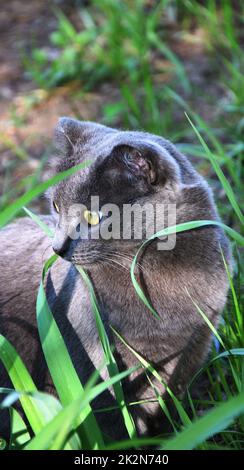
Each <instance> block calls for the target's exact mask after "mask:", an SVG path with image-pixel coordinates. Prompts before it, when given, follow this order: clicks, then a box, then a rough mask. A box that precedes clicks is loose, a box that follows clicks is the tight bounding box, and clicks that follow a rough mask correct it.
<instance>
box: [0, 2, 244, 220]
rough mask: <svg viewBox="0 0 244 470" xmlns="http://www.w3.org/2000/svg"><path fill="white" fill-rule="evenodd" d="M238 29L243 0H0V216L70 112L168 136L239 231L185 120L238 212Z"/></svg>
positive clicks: (36, 174)
mask: <svg viewBox="0 0 244 470" xmlns="http://www.w3.org/2000/svg"><path fill="white" fill-rule="evenodd" d="M243 22H244V2H243V1H242V0H240V1H229V0H222V1H217V0H216V1H215V0H208V1H203V2H199V1H190V0H182V1H176V0H168V1H167V0H164V1H162V0H161V1H160V0H159V1H156V0H134V1H132V0H116V1H114V0H87V1H81V0H80V1H79V0H69V1H68V0H66V1H62V0H59V1H58V0H56V1H55V0H49V1H45V0H32V1H27V0H22V1H17V0H10V1H8V2H4V1H3V0H1V8H0V100H1V102H0V111H1V113H0V155H1V160H0V188H1V200H0V202H1V207H0V208H1V209H3V208H4V207H6V205H8V204H9V203H10V202H12V201H13V200H14V199H15V198H16V197H17V196H19V195H20V194H21V193H23V192H24V191H26V190H27V189H30V188H32V187H34V186H35V184H36V183H37V181H39V180H40V178H41V177H42V174H43V168H45V163H46V161H47V159H48V158H49V157H50V155H51V154H52V152H53V148H52V135H53V130H54V127H55V125H56V122H57V119H58V118H59V117H60V116H62V115H68V116H73V117H77V118H79V119H86V120H95V121H99V122H101V123H104V124H107V125H111V126H119V127H122V128H130V129H144V130H147V131H149V132H153V133H158V134H161V135H163V136H164V137H166V138H167V139H170V140H172V141H173V142H174V143H175V144H177V146H178V147H179V148H180V149H181V150H182V151H183V152H184V153H185V154H187V155H188V156H189V157H190V158H191V160H192V161H193V162H194V164H195V165H196V166H197V167H198V169H199V171H200V172H201V173H202V174H203V175H204V176H205V177H207V179H208V180H209V182H210V184H211V187H212V188H213V190H214V191H215V195H216V198H217V203H218V207H219V210H220V212H221V215H222V217H223V218H224V221H225V222H226V223H227V224H229V225H231V226H234V228H237V229H239V227H238V219H237V218H236V216H235V214H234V213H233V209H232V208H231V206H230V204H229V203H228V200H227V199H226V197H225V192H224V190H223V188H222V187H221V184H220V183H219V180H218V178H217V177H216V175H215V172H214V170H213V169H212V166H211V163H210V162H209V160H208V158H207V155H206V153H205V151H204V149H203V147H202V146H201V144H200V142H199V140H198V139H197V136H196V134H195V133H194V131H193V129H192V127H191V126H190V124H189V122H188V120H187V118H186V116H185V112H187V113H188V115H189V116H190V118H191V119H192V120H193V122H194V123H195V125H196V126H197V128H198V130H199V131H200V133H201V135H202V136H203V138H204V139H205V141H206V142H207V144H208V145H209V146H210V148H211V150H212V151H213V153H214V155H215V156H216V159H217V160H218V163H219V164H220V165H221V168H222V170H223V171H224V173H225V175H226V176H227V178H228V180H229V182H230V183H231V185H232V187H233V189H234V192H235V194H236V197H237V199H239V203H240V204H241V203H242V202H243V200H242V197H243V187H242V185H241V183H242V182H241V171H242V166H243V165H242V159H243V149H244V139H243V135H244V133H243V128H244V117H243V116H244V115H243V110H244V86H243V68H244V51H243V43H244V27H243ZM32 207H33V208H34V209H36V210H37V211H38V212H40V211H46V210H47V207H46V205H45V200H44V197H40V198H39V199H37V200H35V201H34V202H33V203H32Z"/></svg>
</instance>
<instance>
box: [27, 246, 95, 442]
mask: <svg viewBox="0 0 244 470" xmlns="http://www.w3.org/2000/svg"><path fill="white" fill-rule="evenodd" d="M56 259H57V256H56V255H54V256H52V257H51V258H50V259H49V260H48V261H47V262H46V264H45V266H44V269H43V273H42V280H41V283H40V287H39V292H38V296H37V304H36V310H37V323H38V330H39V334H40V339H41V343H42V348H43V352H44V355H45V358H46V361H47V364H48V368H49V371H50V374H51V376H52V379H53V382H54V385H55V387H56V390H57V392H58V395H59V398H60V401H61V403H62V405H63V406H66V405H68V404H70V403H71V402H73V401H74V400H75V399H77V397H78V396H80V395H81V394H82V393H83V391H84V389H83V387H82V384H81V382H80V380H79V377H78V375H77V373H76V371H75V369H74V366H73V364H72V361H71V359H70V356H69V353H68V351H67V348H66V345H65V343H64V340H63V338H62V336H61V334H60V331H59V329H58V326H57V324H56V321H55V320H54V318H53V315H52V313H51V310H50V308H49V305H48V302H47V299H46V294H45V290H44V286H43V282H44V278H45V276H46V273H47V271H48V269H49V268H50V267H51V266H52V264H53V263H54V262H55V261H56ZM76 424H82V429H81V432H82V440H83V444H84V445H85V446H86V447H89V448H91V449H95V448H101V447H102V446H103V438H102V434H101V432H100V429H99V427H98V425H97V422H96V419H95V417H94V414H93V411H92V409H91V407H90V406H89V405H87V408H86V409H83V412H82V414H81V416H80V417H79V420H78V423H76ZM91 429H92V432H91Z"/></svg>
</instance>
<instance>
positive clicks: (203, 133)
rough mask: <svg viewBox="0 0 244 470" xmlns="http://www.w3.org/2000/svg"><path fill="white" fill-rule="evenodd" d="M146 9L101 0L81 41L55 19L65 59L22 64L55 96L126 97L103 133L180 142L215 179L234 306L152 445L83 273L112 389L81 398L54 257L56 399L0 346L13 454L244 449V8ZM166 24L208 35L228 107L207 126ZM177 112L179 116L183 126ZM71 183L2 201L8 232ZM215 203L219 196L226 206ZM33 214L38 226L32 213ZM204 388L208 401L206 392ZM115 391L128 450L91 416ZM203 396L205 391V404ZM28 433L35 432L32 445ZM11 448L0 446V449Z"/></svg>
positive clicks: (40, 320)
mask: <svg viewBox="0 0 244 470" xmlns="http://www.w3.org/2000/svg"><path fill="white" fill-rule="evenodd" d="M147 8H148V6H147V2H146V1H144V0H141V1H136V2H134V5H133V7H132V4H131V2H127V1H122V0H119V1H118V2H113V1H112V0H105V1H103V2H98V1H96V0H93V1H92V2H91V6H90V7H89V8H87V9H81V11H80V15H81V23H82V28H81V29H80V30H79V29H78V28H77V27H75V26H74V25H73V24H72V23H71V21H70V20H68V19H67V18H66V17H65V16H64V15H63V14H62V13H60V11H57V12H56V14H57V17H58V26H57V30H56V31H55V32H53V34H52V36H51V39H50V40H51V44H52V45H53V46H54V47H56V48H57V49H58V50H59V55H58V56H57V58H56V59H55V60H53V59H50V58H49V57H48V56H47V54H46V52H45V50H40V49H39V50H34V51H33V54H32V58H31V60H30V59H28V60H27V59H26V57H24V58H23V59H24V62H25V65H26V67H27V70H28V73H29V75H31V77H32V79H34V80H36V82H37V83H38V86H41V87H45V88H46V87H48V88H52V87H54V86H57V85H60V84H62V83H63V82H67V81H70V80H73V79H75V80H77V79H78V80H81V87H82V88H83V91H86V90H87V89H89V90H92V89H94V88H95V87H96V88H97V87H98V86H99V85H100V84H101V83H102V82H104V81H106V82H109V83H110V84H111V86H113V87H116V88H117V90H118V91H119V94H120V98H119V100H118V101H116V102H111V103H110V102H108V103H106V104H104V109H103V114H104V115H103V121H104V123H109V124H114V125H116V124H119V125H124V126H126V127H130V128H136V129H138V128H139V129H140V128H144V129H145V130H148V131H151V132H155V133H160V134H162V135H164V136H165V137H168V138H170V139H171V140H173V141H174V142H176V143H177V145H179V148H180V149H182V150H183V151H184V152H185V153H187V154H189V155H193V156H194V157H195V162H196V164H197V165H198V166H199V169H200V171H203V172H204V173H205V174H207V175H210V176H208V177H209V179H210V180H211V181H210V183H212V185H214V186H216V187H217V204H218V208H219V211H220V213H221V215H222V217H223V220H224V222H225V224H224V226H223V227H224V229H225V230H226V231H227V233H228V234H229V236H230V238H231V240H232V245H233V251H234V256H235V266H234V276H233V279H232V278H231V276H230V273H229V271H228V266H227V265H226V262H225V260H224V259H223V263H224V265H225V268H226V270H227V275H228V278H229V283H230V295H229V300H228V303H227V306H226V308H225V311H224V315H223V320H222V322H221V324H220V327H219V329H218V332H216V330H215V329H214V327H213V325H211V323H209V324H208V326H209V328H210V329H211V330H212V333H213V336H214V343H213V346H212V350H211V353H210V356H209V358H208V361H207V362H206V364H204V365H203V367H202V368H201V369H200V370H199V371H198V373H197V374H196V375H195V376H194V377H193V378H192V381H191V383H190V384H189V387H188V390H187V394H186V398H185V399H184V400H179V399H178V398H177V397H175V396H174V395H173V394H172V392H171V391H170V390H168V392H169V394H170V395H171V399H172V402H173V404H174V406H175V408H176V411H177V414H176V417H175V415H174V416H173V415H172V416H171V414H170V411H169V410H168V408H167V406H166V403H164V401H163V399H162V397H161V396H160V394H159V393H158V391H157V387H156V388H155V386H153V387H154V388H153V390H152V392H153V394H154V396H155V400H156V401H158V403H159V406H160V407H161V409H162V414H165V416H166V417H167V418H168V420H169V421H170V423H171V425H172V429H173V430H174V431H172V435H171V436H168V435H164V434H162V435H160V436H158V437H157V438H154V439H142V438H141V439H139V438H138V437H137V436H136V433H135V427H134V423H133V420H132V418H131V412H130V411H131V408H132V407H134V406H137V403H126V402H125V399H124V395H123V379H124V378H125V377H126V376H128V375H129V374H130V373H131V371H125V372H122V373H120V372H119V371H118V368H117V365H116V362H115V360H114V355H113V351H112V348H111V346H110V344H109V341H108V338H107V336H106V333H105V330H104V327H103V324H102V321H101V316H100V313H99V308H98V305H97V302H96V299H95V296H94V292H93V289H92V285H91V283H90V281H89V278H88V277H87V275H86V273H84V271H81V275H82V276H83V279H84V281H85V282H86V285H87V289H88V290H89V292H90V298H91V303H92V306H93V309H94V315H95V319H96V324H97V328H98V332H99V337H100V341H101V344H102V349H103V352H104V358H103V361H102V363H101V369H102V368H104V367H106V368H107V369H108V373H109V377H110V378H109V379H108V380H107V381H106V382H102V383H97V382H98V379H99V376H100V372H101V369H100V370H99V371H97V372H96V373H95V375H94V376H92V377H91V379H90V380H89V382H88V383H87V384H86V385H85V387H84V386H82V384H81V383H80V380H79V377H78V376H77V374H76V371H75V369H74V367H73V364H72V362H71V359H70V357H69V355H68V352H67V348H66V345H65V344H64V341H63V339H62V338H61V336H60V333H59V330H58V326H57V324H56V323H55V321H54V318H53V316H52V312H51V311H50V309H49V307H48V303H47V300H46V296H45V291H44V288H43V279H44V277H45V275H46V273H47V270H48V269H49V267H50V266H51V264H52V263H53V262H55V258H52V259H51V260H49V262H48V263H47V264H46V266H45V267H44V270H43V279H42V280H41V279H40V288H39V293H38V299H37V325H38V329H39V333H40V341H41V344H42V349H43V352H44V355H45V357H46V361H47V364H48V368H49V371H50V374H51V376H52V379H53V382H54V385H55V388H56V391H57V395H58V399H56V398H54V397H52V396H50V395H48V394H44V393H40V392H39V391H38V390H37V389H36V386H35V384H34V382H33V380H32V378H31V376H30V374H29V372H28V371H27V369H26V367H25V365H24V363H23V361H22V360H21V357H20V355H19V351H18V352H17V351H16V350H15V349H14V345H11V344H9V342H8V340H7V338H3V337H0V359H1V361H2V362H3V364H4V366H5V368H6V370H7V371H8V374H9V376H10V378H11V381H12V384H13V389H12V390H6V389H0V391H1V392H2V393H3V394H4V395H6V398H5V399H4V400H3V402H2V405H1V406H2V407H5V408H8V409H9V410H10V413H11V419H12V434H11V442H10V449H11V450H14V449H17V448H20V449H67V450H68V449H103V448H106V449H120V448H128V447H134V448H140V447H141V446H142V445H151V444H154V445H156V446H157V447H159V448H163V449H193V448H201V449H205V450H208V449H211V450H212V449H243V447H244V446H243V442H244V419H243V416H244V358H243V356H244V322H243V307H242V305H243V292H242V290H241V284H242V283H243V279H244V273H243V264H242V263H241V252H240V246H241V245H243V237H242V236H241V233H242V230H243V214H242V212H241V207H242V204H243V180H242V169H243V151H244V142H243V127H244V122H243V109H244V93H243V91H242V73H243V67H244V53H243V49H242V36H241V25H242V24H243V19H244V10H243V2H236V9H234V7H233V4H232V2H229V1H227V0H223V1H221V2H216V1H215V0H209V1H207V2H201V3H200V2H196V1H189V0H187V1H181V2H179V1H177V2H171V1H166V0H164V1H162V0H161V1H160V2H158V3H157V5H156V6H152V7H150V8H149V10H147ZM170 16H171V17H173V21H174V22H175V23H176V24H177V29H178V33H179V34H182V33H184V32H187V33H189V34H190V32H191V30H192V28H193V27H194V28H202V29H203V30H204V31H205V33H206V48H207V51H205V54H207V55H208V57H209V60H210V61H212V67H213V70H214V74H215V80H216V82H219V83H221V85H222V87H223V89H224V92H225V96H226V97H227V98H226V100H222V101H221V100H219V99H218V100H217V101H216V100H215V99H214V98H213V102H214V106H217V107H218V113H217V115H216V116H214V117H210V118H209V119H207V120H206V119H203V117H202V115H201V107H200V106H199V95H201V96H202V97H203V98H204V99H205V100H206V102H207V103H210V96H208V89H207V88H206V90H204V89H197V88H196V86H195V85H194V84H193V83H192V80H191V76H190V75H189V74H188V73H187V71H186V68H185V66H184V61H183V60H182V59H181V58H180V57H179V56H178V55H177V54H176V53H175V52H174V50H173V49H172V48H171V47H170V46H171V39H170V28H168V29H167V25H166V26H165V27H164V26H163V25H164V22H165V21H166V19H167V18H168V17H170ZM166 23H167V21H166ZM155 57H159V58H160V59H161V66H160V70H158V69H157V66H156V63H155ZM214 61H215V62H216V63H214ZM159 76H160V80H159ZM168 76H170V80H168V78H167V77H168ZM84 83H85V86H84ZM210 104H211V103H210ZM179 110H181V111H182V113H180V117H179ZM176 111H177V112H176ZM184 111H186V112H187V113H188V115H189V116H190V121H193V122H194V124H193V123H192V122H191V124H192V126H190V125H189V122H188V121H187V119H185V116H184ZM194 131H195V132H194ZM182 142H184V144H183V143H182ZM210 149H211V150H210ZM13 150H14V149H13ZM15 151H16V149H15ZM17 151H18V154H19V157H18V158H20V159H23V158H26V153H25V151H24V150H23V152H21V150H20V151H19V150H18V149H17ZM73 171H77V168H76V169H74V170H72V171H71V172H70V173H72V172H73ZM70 173H69V171H68V172H66V173H65V174H63V175H58V176H57V177H55V178H56V179H54V180H52V181H49V182H45V183H40V184H37V177H35V179H33V181H32V180H30V181H32V183H31V185H30V187H28V180H27V181H25V180H24V181H23V182H20V189H21V190H23V189H28V191H26V192H25V193H24V194H23V195H22V196H21V197H20V198H18V199H17V200H15V201H14V202H12V203H9V202H8V201H9V200H11V198H12V193H11V194H10V193H9V192H8V191H6V192H5V195H4V196H3V199H2V208H3V209H2V212H1V213H0V226H3V225H5V224H6V223H8V222H9V221H10V220H11V219H12V218H13V217H14V216H15V215H17V214H18V213H19V211H20V210H21V209H22V207H23V206H25V205H28V204H29V203H30V202H31V201H32V200H33V198H36V197H37V196H38V195H40V194H41V193H42V192H43V191H44V190H45V189H46V188H47V187H48V186H49V185H51V184H54V183H57V181H58V180H59V179H62V178H64V177H68V175H69V174H70ZM219 194H222V196H221V198H220V199H219V198H218V195H219ZM223 194H224V196H223ZM26 211H27V213H28V215H30V216H31V217H32V218H33V219H34V220H35V221H36V222H37V223H40V221H39V219H38V217H37V216H35V215H33V213H32V212H31V211H30V209H26ZM201 223H203V222H202V221H201ZM205 223H211V221H205ZM195 224H196V225H195V227H196V226H199V225H200V222H199V221H195ZM42 228H43V229H44V230H45V231H46V234H47V235H48V236H50V235H51V233H50V231H49V230H48V228H45V227H44V226H43V225H42ZM181 229H183V230H184V229H190V227H189V226H185V227H176V230H177V231H180V230H181ZM136 261H137V256H135V258H134V260H133V263H132V266H131V281H132V283H133V285H134V288H135V290H136V292H137V294H138V295H139V297H140V298H141V301H142V302H144V303H145V304H146V305H147V307H148V314H149V315H151V314H155V315H157V312H155V311H153V309H152V307H151V305H150V303H149V302H148V300H147V298H146V296H145V294H144V292H143V291H142V290H141V288H140V286H139V285H138V284H137V282H136V278H135V276H134V269H135V265H136ZM192 300H193V301H194V299H192ZM195 307H196V310H197V311H198V313H199V315H202V316H203V318H205V319H206V320H207V318H206V317H204V315H205V314H204V312H202V311H199V308H198V306H197V305H195ZM150 310H151V311H150ZM113 334H114V335H117V337H118V339H119V340H120V341H122V342H123V343H124V345H125V346H126V345H127V347H128V348H130V350H131V352H132V353H134V355H135V360H136V361H137V363H138V365H137V367H142V368H143V369H144V371H145V373H146V374H148V379H149V380H150V376H151V375H152V376H154V378H156V380H158V382H162V379H161V377H160V375H159V374H158V372H157V371H156V370H155V368H154V367H153V366H152V365H151V364H149V363H148V362H147V361H145V359H144V358H142V357H141V356H140V355H138V353H137V352H136V351H134V350H133V345H128V344H127V343H126V338H122V337H121V335H120V333H119V332H116V331H114V332H113ZM54 350H55V361H53V357H54V354H53V351H54ZM203 381H204V384H205V386H204V390H203V389H202V388H201V383H202V382H203ZM0 386H1V384H0ZM111 386H112V387H114V391H115V396H116V400H117V408H118V410H120V412H121V415H122V417H123V419H124V422H125V426H126V428H127V431H128V439H127V440H126V441H124V442H120V443H118V442H109V443H108V442H107V440H106V436H103V434H102V431H101V430H100V429H99V426H98V424H97V421H96V413H94V412H93V410H92V406H91V402H92V400H93V399H94V398H95V397H96V396H97V395H98V394H100V393H102V392H103V391H104V390H105V389H106V388H108V387H111ZM199 387H200V388H199ZM198 389H199V390H198ZM195 390H198V392H197V394H196V391H195ZM16 400H20V402H21V405H22V409H23V414H24V416H25V420H26V422H24V421H23V419H22V418H21V416H20V415H19V414H18V412H17V411H16V410H15V408H14V405H15V402H16ZM108 412H111V411H109V410H108ZM202 415H203V416H202ZM26 423H28V425H29V428H30V429H31V430H32V435H30V433H29V430H28V429H27V426H26ZM4 445H5V444H4V442H3V441H2V442H1V441H0V448H3V447H4Z"/></svg>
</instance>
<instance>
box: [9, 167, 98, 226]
mask: <svg viewBox="0 0 244 470" xmlns="http://www.w3.org/2000/svg"><path fill="white" fill-rule="evenodd" d="M90 164H91V162H90V161H88V160H87V161H86V162H83V163H80V164H79V165H76V166H74V167H72V168H69V169H68V170H66V171H62V172H61V173H58V174H57V175H55V176H53V177H52V178H50V179H49V180H47V181H44V182H42V183H39V184H38V185H37V186H36V187H35V188H32V189H30V190H29V191H27V192H26V193H25V194H23V195H22V196H20V197H19V198H18V199H17V200H16V201H14V202H13V203H12V204H10V205H9V206H8V207H6V209H4V210H3V211H2V213H1V214H0V227H3V226H4V225H6V224H7V223H8V222H9V221H10V220H11V219H12V218H13V217H14V216H15V215H16V214H17V213H18V212H19V211H20V210H21V209H22V207H23V206H26V205H27V204H28V203H29V202H30V201H32V199H34V198H35V197H37V196H39V195H40V194H42V193H43V192H44V191H46V189H48V188H49V187H50V186H52V185H55V184H57V183H59V182H60V181H62V180H64V179H65V178H67V177H68V176H71V175H73V174H74V173H76V172H77V171H79V170H82V169H83V168H86V167H87V166H89V165H90Z"/></svg>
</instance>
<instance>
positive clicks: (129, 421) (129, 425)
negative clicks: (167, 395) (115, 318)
mask: <svg viewBox="0 0 244 470" xmlns="http://www.w3.org/2000/svg"><path fill="white" fill-rule="evenodd" d="M76 268H77V270H78V271H79V273H80V274H81V276H82V278H83V279H84V281H85V283H86V285H87V287H88V289H89V292H90V296H91V302H92V307H93V312H94V315H95V321H96V325H97V329H98V334H99V338H100V341H101V343H102V347H103V350H104V354H105V358H106V361H107V369H108V373H109V375H110V377H114V376H116V374H118V373H119V369H118V366H117V364H116V361H115V358H114V355H113V352H112V349H111V346H110V344H109V339H108V336H107V333H106V331H105V328H104V325H103V322H102V319H101V315H100V312H99V309H98V305H97V300H96V296H95V292H94V289H93V286H92V283H91V281H90V279H89V277H88V275H87V273H86V272H85V271H84V269H82V268H81V267H80V266H76ZM114 393H115V396H116V399H117V402H118V404H119V407H120V409H121V413H122V415H123V418H124V422H125V426H126V429H127V431H128V434H129V436H130V437H131V439H132V438H133V437H134V436H135V434H136V428H135V424H134V421H133V418H132V416H131V414H130V412H129V411H128V408H127V406H126V403H125V398H124V392H123V388H122V385H121V383H120V382H116V383H115V385H114Z"/></svg>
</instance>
